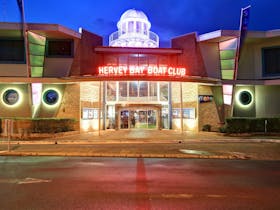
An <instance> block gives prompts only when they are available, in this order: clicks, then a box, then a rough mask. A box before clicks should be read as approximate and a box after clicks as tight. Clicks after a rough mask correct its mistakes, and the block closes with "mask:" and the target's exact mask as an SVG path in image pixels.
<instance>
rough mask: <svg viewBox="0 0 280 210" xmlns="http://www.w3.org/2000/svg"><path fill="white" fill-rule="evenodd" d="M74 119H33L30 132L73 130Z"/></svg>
mask: <svg viewBox="0 0 280 210" xmlns="http://www.w3.org/2000/svg"><path fill="white" fill-rule="evenodd" d="M75 124H76V120H74V119H33V120H32V128H31V129H32V133H60V132H67V131H74V130H75Z"/></svg>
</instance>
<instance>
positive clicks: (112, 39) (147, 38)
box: [109, 31, 159, 46]
mask: <svg viewBox="0 0 280 210" xmlns="http://www.w3.org/2000/svg"><path fill="white" fill-rule="evenodd" d="M133 38H140V39H143V41H150V42H153V43H154V44H155V45H156V46H159V37H158V35H157V34H156V33H154V32H152V31H149V32H148V34H147V35H145V34H140V33H135V32H130V33H125V34H121V33H120V32H119V31H116V32H114V33H112V34H111V35H110V37H109V45H110V46H111V43H113V42H115V41H117V40H119V39H123V40H129V39H133Z"/></svg>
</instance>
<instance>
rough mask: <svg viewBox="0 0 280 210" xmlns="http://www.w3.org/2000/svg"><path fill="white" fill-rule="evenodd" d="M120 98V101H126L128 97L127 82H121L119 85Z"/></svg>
mask: <svg viewBox="0 0 280 210" xmlns="http://www.w3.org/2000/svg"><path fill="white" fill-rule="evenodd" d="M119 96H120V100H121V99H122V98H124V99H125V100H126V97H127V82H120V83H119Z"/></svg>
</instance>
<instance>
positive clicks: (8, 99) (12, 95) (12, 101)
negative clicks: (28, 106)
mask: <svg viewBox="0 0 280 210" xmlns="http://www.w3.org/2000/svg"><path fill="white" fill-rule="evenodd" d="M3 101H4V103H5V104H7V105H9V106H13V105H16V104H17V103H18V102H19V93H18V92H17V91H16V90H14V89H8V90H6V91H5V92H4V94H3Z"/></svg>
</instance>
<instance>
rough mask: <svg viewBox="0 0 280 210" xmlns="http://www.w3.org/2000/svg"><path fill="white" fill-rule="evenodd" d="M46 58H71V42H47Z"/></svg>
mask: <svg viewBox="0 0 280 210" xmlns="http://www.w3.org/2000/svg"><path fill="white" fill-rule="evenodd" d="M47 57H73V40H65V39H63V40H48V41H47Z"/></svg>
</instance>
